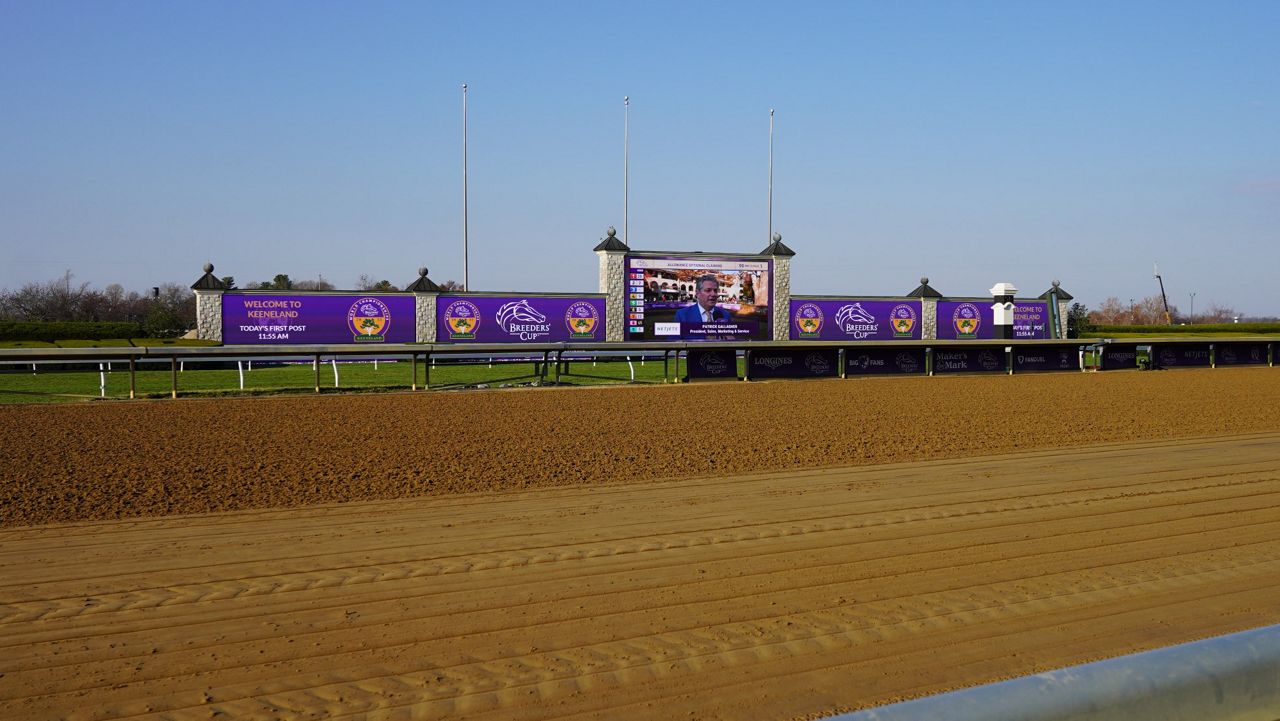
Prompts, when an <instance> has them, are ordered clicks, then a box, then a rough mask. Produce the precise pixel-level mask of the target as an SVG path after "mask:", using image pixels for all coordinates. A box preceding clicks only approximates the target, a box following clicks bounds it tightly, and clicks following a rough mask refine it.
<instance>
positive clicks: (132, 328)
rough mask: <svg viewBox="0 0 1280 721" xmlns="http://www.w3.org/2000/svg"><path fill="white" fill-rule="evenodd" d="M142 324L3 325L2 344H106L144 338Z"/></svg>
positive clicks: (11, 322) (5, 322) (86, 322)
mask: <svg viewBox="0 0 1280 721" xmlns="http://www.w3.org/2000/svg"><path fill="white" fill-rule="evenodd" d="M141 337H142V326H141V325H139V324H138V323H94V322H88V321H83V322H80V321H76V322H73V321H55V322H49V323H40V322H35V321H11V320H5V321H0V340H38V341H45V342H47V343H52V342H54V341H59V340H105V339H107V338H141Z"/></svg>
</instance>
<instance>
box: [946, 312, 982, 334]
mask: <svg viewBox="0 0 1280 721" xmlns="http://www.w3.org/2000/svg"><path fill="white" fill-rule="evenodd" d="M951 325H952V326H953V327H955V329H956V338H959V339H961V340H972V339H974V338H977V337H978V328H979V327H980V326H981V325H982V317H981V316H980V315H979V311H978V306H976V305H974V304H973V303H961V304H960V305H959V306H957V307H956V310H955V312H954V313H952V314H951Z"/></svg>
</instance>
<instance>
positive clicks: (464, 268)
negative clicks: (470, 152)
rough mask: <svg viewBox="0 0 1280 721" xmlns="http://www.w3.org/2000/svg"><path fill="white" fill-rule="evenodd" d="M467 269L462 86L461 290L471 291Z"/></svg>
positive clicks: (464, 111)
mask: <svg viewBox="0 0 1280 721" xmlns="http://www.w3.org/2000/svg"><path fill="white" fill-rule="evenodd" d="M468 270H469V268H468V267H467V85H466V83H463V84H462V289H463V290H471V278H470V277H468V272H467V271H468Z"/></svg>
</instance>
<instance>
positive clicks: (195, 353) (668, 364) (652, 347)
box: [0, 336, 1280, 398]
mask: <svg viewBox="0 0 1280 721" xmlns="http://www.w3.org/2000/svg"><path fill="white" fill-rule="evenodd" d="M1259 343H1261V344H1265V345H1266V346H1267V363H1268V364H1269V365H1273V364H1274V355H1275V353H1274V347H1275V346H1276V345H1277V344H1280V337H1270V336H1265V337H1256V338H1238V339H1236V338H1231V339H1216V338H1215V339H1205V338H1178V337H1165V338H1144V339H1120V340H1112V339H1106V338H1088V339H1085V338H1081V339H1066V340H1049V339H1044V340H996V339H987V340H919V341H888V342H886V341H847V342H834V341H799V340H797V341H737V342H735V341H697V342H687V341H685V342H626V343H600V342H597V343H520V344H511V343H467V344H459V343H421V344H417V343H403V344H390V343H389V344H379V345H378V346H377V347H371V346H368V345H280V346H257V345H240V346H236V345H228V346H142V347H133V346H131V347H105V348H0V363H39V362H45V363H50V362H52V363H91V362H116V361H122V362H127V363H128V364H129V397H130V398H133V397H135V393H136V370H137V364H138V362H139V361H144V360H145V361H148V362H165V361H168V363H169V366H170V374H171V379H172V381H171V396H172V397H175V398H176V397H177V395H178V370H179V365H180V364H182V363H184V362H185V361H196V360H237V359H254V358H277V359H279V358H294V359H306V360H312V361H314V365H315V368H316V373H315V375H316V378H315V388H316V392H317V393H318V392H320V388H321V382H320V365H321V363H322V360H323V359H325V358H328V359H339V358H373V357H377V358H401V359H403V358H407V359H409V360H410V362H411V363H412V365H413V380H412V384H411V388H412V389H413V390H418V387H419V384H418V364H419V362H420V361H421V362H422V363H423V368H424V372H423V383H422V387H423V388H428V387H430V361H431V359H432V358H436V357H450V356H453V357H458V356H484V355H489V356H495V357H497V356H505V357H521V358H523V359H524V361H525V362H534V363H535V364H536V365H535V373H534V375H535V376H539V377H541V378H542V379H543V380H546V377H547V375H548V373H550V374H551V375H552V380H553V381H554V382H558V381H559V380H560V373H561V370H562V368H566V369H567V366H565V365H564V364H566V363H570V362H580V360H579V359H580V357H581V356H582V355H584V354H585V355H590V354H593V353H594V354H598V355H600V356H602V357H603V356H610V357H618V356H621V357H623V358H627V357H639V356H642V355H644V356H646V357H648V358H657V357H659V356H660V357H661V358H662V361H663V382H664V383H665V382H667V381H668V380H671V381H672V382H680V379H681V375H680V364H681V360H682V355H688V353H689V352H690V351H709V350H732V351H734V352H735V353H737V352H747V351H753V352H764V351H778V350H800V349H805V350H823V349H826V350H835V351H837V352H839V353H840V364H841V366H840V367H841V368H842V369H843V363H844V355H845V352H847V351H850V350H856V349H872V348H876V349H924V350H925V351H926V357H927V359H931V358H932V356H933V354H934V353H936V352H938V351H946V350H948V349H970V350H972V349H999V350H1000V351H1002V352H1003V353H1004V354H1005V355H1006V356H1007V357H1008V361H1007V365H1006V370H1007V372H1008V373H1010V374H1012V373H1013V363H1012V354H1013V353H1015V352H1016V351H1017V349H1018V348H1023V347H1026V348H1030V347H1039V348H1046V347H1050V348H1053V347H1056V348H1074V349H1079V350H1080V351H1081V352H1082V353H1083V351H1085V350H1086V349H1094V350H1098V349H1102V348H1104V347H1107V346H1108V345H1112V344H1116V345H1121V344H1123V345H1135V344H1136V345H1145V346H1150V345H1159V346H1178V345H1206V344H1208V345H1210V346H1212V345H1214V344H1216V345H1219V346H1227V345H1232V344H1255V345H1256V344H1259ZM1081 358H1082V361H1083V355H1082V356H1081ZM926 366H927V368H926V370H925V372H926V373H927V374H930V375H932V373H933V368H932V365H931V363H930V361H929V360H926ZM673 368H674V374H673V373H672V372H671V371H672V369H673ZM840 377H844V372H843V370H841V372H840ZM747 379H750V370H748V371H747Z"/></svg>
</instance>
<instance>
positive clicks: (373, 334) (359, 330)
mask: <svg viewBox="0 0 1280 721" xmlns="http://www.w3.org/2000/svg"><path fill="white" fill-rule="evenodd" d="M390 327H391V309H390V308H388V307H387V304H386V303H383V302H382V301H380V300H378V299H377V298H360V299H359V300H357V301H356V302H354V303H352V304H351V308H350V309H349V310H348V311H347V329H348V330H350V331H351V334H352V339H353V340H355V341H356V342H357V343H382V342H383V341H385V340H386V339H387V330H388V329H389V328H390Z"/></svg>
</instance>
